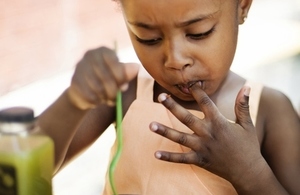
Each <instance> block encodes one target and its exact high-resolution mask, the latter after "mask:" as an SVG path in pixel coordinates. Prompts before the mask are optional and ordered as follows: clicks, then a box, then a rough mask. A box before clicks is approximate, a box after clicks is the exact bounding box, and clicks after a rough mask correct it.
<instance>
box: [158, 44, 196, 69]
mask: <svg viewBox="0 0 300 195" xmlns="http://www.w3.org/2000/svg"><path fill="white" fill-rule="evenodd" d="M164 64H165V67H167V68H170V69H176V70H183V69H185V68H187V67H190V66H192V65H193V58H192V57H191V54H190V52H189V51H188V48H187V47H186V45H184V44H182V43H180V42H178V41H177V42H172V43H169V44H166V47H165V60H164Z"/></svg>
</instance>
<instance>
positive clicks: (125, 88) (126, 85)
mask: <svg viewBox="0 0 300 195" xmlns="http://www.w3.org/2000/svg"><path fill="white" fill-rule="evenodd" d="M128 86H129V85H128V83H125V84H123V85H121V87H120V89H121V91H126V90H127V89H128Z"/></svg>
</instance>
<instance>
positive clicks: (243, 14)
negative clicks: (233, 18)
mask: <svg viewBox="0 0 300 195" xmlns="http://www.w3.org/2000/svg"><path fill="white" fill-rule="evenodd" d="M238 1H239V4H238V19H239V24H243V23H244V22H245V20H246V18H247V16H248V12H249V9H250V7H251V3H252V0H238Z"/></svg>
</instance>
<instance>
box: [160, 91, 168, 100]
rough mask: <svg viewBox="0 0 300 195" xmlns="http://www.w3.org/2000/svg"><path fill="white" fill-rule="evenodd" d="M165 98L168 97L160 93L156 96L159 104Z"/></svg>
mask: <svg viewBox="0 0 300 195" xmlns="http://www.w3.org/2000/svg"><path fill="white" fill-rule="evenodd" d="M167 98H168V95H167V94H166V93H161V94H160V95H159V96H158V101H159V102H163V101H165V100H166V99H167Z"/></svg>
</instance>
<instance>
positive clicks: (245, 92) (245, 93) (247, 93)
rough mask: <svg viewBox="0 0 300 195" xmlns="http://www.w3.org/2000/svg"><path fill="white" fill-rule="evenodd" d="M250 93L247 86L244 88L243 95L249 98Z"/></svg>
mask: <svg viewBox="0 0 300 195" xmlns="http://www.w3.org/2000/svg"><path fill="white" fill-rule="evenodd" d="M250 91H251V88H250V87H249V86H246V87H245V90H244V95H245V96H248V97H249V95H250Z"/></svg>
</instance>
